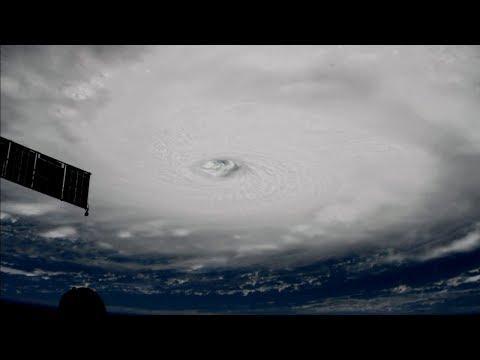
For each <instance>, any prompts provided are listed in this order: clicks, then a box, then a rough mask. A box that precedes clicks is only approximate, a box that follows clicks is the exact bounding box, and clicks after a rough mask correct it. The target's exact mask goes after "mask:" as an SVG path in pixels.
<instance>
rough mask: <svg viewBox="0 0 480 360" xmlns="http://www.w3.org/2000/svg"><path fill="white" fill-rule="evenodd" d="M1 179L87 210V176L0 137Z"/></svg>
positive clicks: (88, 179)
mask: <svg viewBox="0 0 480 360" xmlns="http://www.w3.org/2000/svg"><path fill="white" fill-rule="evenodd" d="M0 157H1V158H0V160H1V168H0V170H1V177H3V178H5V179H7V180H10V181H12V182H14V183H17V184H19V185H22V186H25V187H28V188H30V189H33V190H36V191H38V192H41V193H43V194H46V195H50V196H53V197H54V198H57V199H60V200H62V201H66V202H68V203H70V204H73V205H76V206H79V207H81V208H84V209H88V187H89V184H90V175H91V174H90V173H89V172H87V171H84V170H81V169H79V168H77V167H75V166H72V165H69V164H66V163H64V162H62V161H59V160H56V159H54V158H52V157H50V156H46V155H44V154H41V153H39V152H38V151H35V150H32V149H29V148H27V147H25V146H23V145H20V144H17V143H15V142H13V141H11V140H8V139H5V138H4V137H0Z"/></svg>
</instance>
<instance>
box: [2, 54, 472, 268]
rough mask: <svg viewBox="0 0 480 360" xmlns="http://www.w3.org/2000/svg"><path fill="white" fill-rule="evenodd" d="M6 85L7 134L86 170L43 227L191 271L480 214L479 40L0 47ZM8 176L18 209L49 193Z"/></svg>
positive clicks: (409, 239)
mask: <svg viewBox="0 0 480 360" xmlns="http://www.w3.org/2000/svg"><path fill="white" fill-rule="evenodd" d="M1 89H2V104H4V105H2V136H6V137H9V138H12V139H13V140H14V141H18V142H20V143H24V144H25V145H27V146H30V147H32V148H35V149H39V150H40V151H42V152H44V153H48V154H51V155H52V156H55V157H58V158H62V159H63V160H65V161H66V162H68V163H72V164H78V166H79V167H81V168H85V169H89V171H91V172H92V174H93V175H92V179H91V182H92V185H91V194H90V198H91V201H90V203H91V204H90V208H91V213H92V216H90V217H89V218H88V219H83V218H82V219H78V216H79V215H78V214H77V213H75V211H74V210H72V209H70V208H68V206H64V205H63V204H62V205H61V206H56V207H53V209H52V210H51V211H49V212H48V216H47V215H44V214H43V213H41V212H40V213H41V214H39V215H38V217H40V218H41V217H42V216H44V218H42V221H43V224H44V227H45V228H46V229H45V230H44V231H43V230H42V231H43V232H45V231H49V230H51V228H52V227H54V224H53V223H54V222H53V221H52V219H55V224H58V222H59V219H61V221H60V222H61V223H65V224H67V223H68V224H69V226H73V225H74V227H75V234H76V236H78V237H82V236H85V237H88V238H89V239H91V240H92V241H95V242H98V243H99V244H103V246H108V247H109V248H112V249H115V250H117V251H119V252H122V253H124V254H161V255H165V256H171V257H174V258H175V259H176V260H175V261H173V262H172V263H171V266H178V267H185V266H186V267H192V268H199V267H204V266H216V265H227V266H230V265H231V266H235V265H245V264H249V263H264V264H270V263H275V264H278V263H283V262H293V263H295V262H296V261H299V260H300V259H301V261H313V260H315V259H318V258H320V257H325V256H332V255H335V254H337V253H340V252H345V251H350V250H351V249H353V248H368V247H372V246H373V247H381V248H395V249H408V248H411V247H413V246H417V245H419V244H423V243H425V242H429V241H432V238H431V237H429V236H427V234H431V232H432V231H433V230H432V229H434V228H435V227H436V226H439V225H441V224H444V223H451V222H455V221H459V219H463V220H464V221H466V220H469V221H472V222H475V221H478V220H479V217H478V215H479V214H478V213H479V209H480V207H479V206H478V204H479V203H478V200H479V195H480V189H479V187H478V184H480V166H478V164H479V163H480V161H479V160H480V158H479V155H480V123H479V121H478V120H479V114H480V101H479V100H480V49H479V48H478V47H474V46H466V47H440V46H433V47H421V46H395V47H394V46H373V47H367V46H350V47H348V46H311V47H307V46H300V47H294V46H287V47H280V46H272V47H263V46H261V47H260V46H255V47H249V46H232V47H230V46H160V47H146V48H145V47H63V46H61V47H4V48H3V51H2V87H1ZM3 186H4V187H5V189H8V194H7V191H5V192H4V191H2V200H5V201H6V203H7V205H8V204H10V205H8V206H6V207H5V208H3V207H2V211H3V212H4V213H5V214H8V216H23V215H22V214H21V213H19V212H18V211H17V212H15V209H18V206H19V205H18V204H19V203H21V204H32V203H38V205H39V206H40V205H42V204H43V205H42V206H44V204H45V203H49V201H50V200H49V199H44V198H42V197H40V195H36V194H24V193H23V192H22V191H20V190H19V189H17V188H15V187H14V186H13V185H10V184H3V183H2V187H3ZM52 213H53V214H55V216H52ZM4 216H7V215H4ZM72 224H73V225H72ZM105 244H106V245H105Z"/></svg>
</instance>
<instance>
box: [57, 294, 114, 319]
mask: <svg viewBox="0 0 480 360" xmlns="http://www.w3.org/2000/svg"><path fill="white" fill-rule="evenodd" d="M58 310H59V313H60V317H61V318H63V319H68V320H78V321H85V320H97V319H103V318H105V316H106V314H107V310H106V308H105V304H104V303H103V301H102V298H101V297H100V295H98V294H97V292H96V291H94V290H92V289H90V288H87V287H80V288H76V287H74V288H72V289H70V290H68V291H67V292H66V293H65V294H63V296H62V298H61V299H60V303H59V306H58Z"/></svg>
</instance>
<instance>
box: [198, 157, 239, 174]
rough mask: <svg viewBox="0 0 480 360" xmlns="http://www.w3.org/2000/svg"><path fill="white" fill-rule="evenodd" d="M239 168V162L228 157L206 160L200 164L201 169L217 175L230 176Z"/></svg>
mask: <svg viewBox="0 0 480 360" xmlns="http://www.w3.org/2000/svg"><path fill="white" fill-rule="evenodd" d="M238 168H239V166H238V164H237V163H235V162H234V161H232V160H228V159H212V160H208V161H205V162H204V163H203V164H201V166H200V170H202V172H203V173H205V174H207V175H210V176H215V177H226V176H230V175H231V174H232V173H233V172H235V171H236V170H237V169H238Z"/></svg>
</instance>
